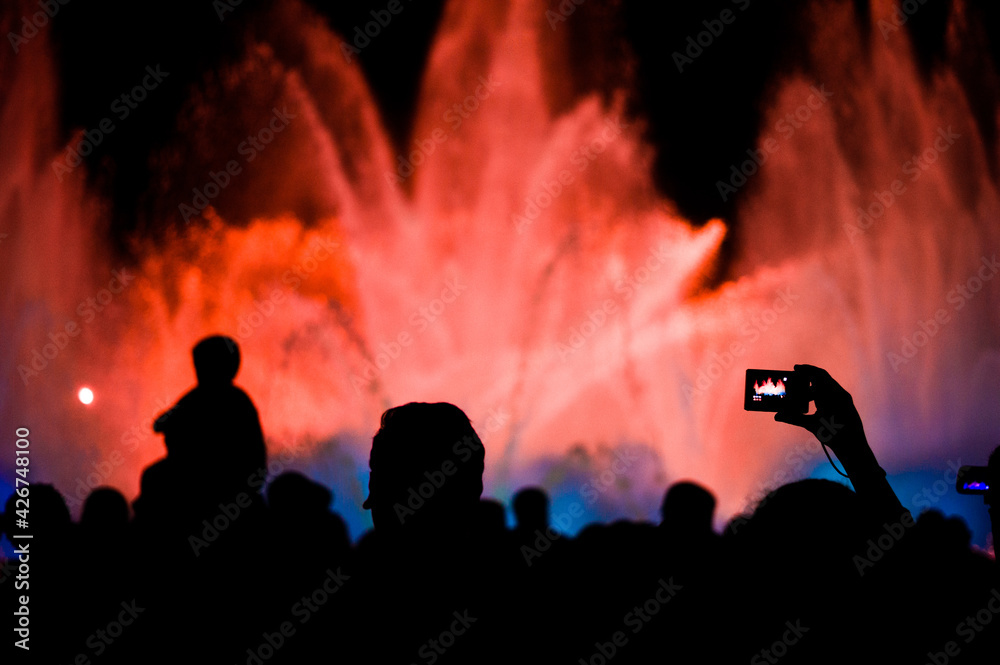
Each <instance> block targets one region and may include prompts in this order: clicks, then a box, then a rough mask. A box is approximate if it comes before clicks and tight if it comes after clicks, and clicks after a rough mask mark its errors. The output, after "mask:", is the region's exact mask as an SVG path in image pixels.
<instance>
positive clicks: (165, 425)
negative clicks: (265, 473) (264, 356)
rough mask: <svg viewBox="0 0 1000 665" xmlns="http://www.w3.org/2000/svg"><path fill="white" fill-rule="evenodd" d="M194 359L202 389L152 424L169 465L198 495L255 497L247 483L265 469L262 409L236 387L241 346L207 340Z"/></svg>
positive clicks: (220, 339)
mask: <svg viewBox="0 0 1000 665" xmlns="http://www.w3.org/2000/svg"><path fill="white" fill-rule="evenodd" d="M192 356H193V358H194V368H195V375H196V376H197V378H198V385H197V386H195V387H194V388H192V389H191V390H190V391H188V392H187V393H186V394H185V395H184V396H183V397H181V398H180V400H178V401H177V403H176V404H175V405H174V406H173V407H172V408H170V409H169V410H167V411H166V412H164V413H162V414H160V416H159V417H157V419H156V421H155V422H154V423H153V430H154V431H155V432H159V433H162V434H163V438H164V443H165V445H166V447H167V461H168V462H169V466H170V467H171V469H172V471H173V473H174V474H180V475H181V476H183V477H184V478H185V482H184V486H185V487H193V488H194V489H195V490H196V491H198V492H199V493H209V494H213V495H217V496H219V497H221V498H222V499H228V500H232V497H233V496H234V495H235V494H236V493H239V492H247V493H249V494H255V493H256V490H255V489H254V488H253V487H252V486H251V484H250V483H248V479H249V478H250V476H251V475H253V474H254V473H255V472H257V471H258V470H260V469H262V468H266V463H267V459H266V457H267V453H266V449H265V447H264V434H263V431H262V430H261V426H260V418H259V416H258V415H257V408H256V407H255V406H254V404H253V401H251V399H250V397H249V396H248V395H247V394H246V393H245V392H243V390H241V389H240V388H238V387H237V386H235V385H233V379H234V378H235V377H236V373H237V371H238V370H239V367H240V350H239V346H238V345H237V344H236V342H235V341H234V340H232V339H231V338H229V337H223V336H218V335H217V336H213V337H206V338H205V339H203V340H201V341H200V342H198V344H197V345H195V347H194V349H193V350H192Z"/></svg>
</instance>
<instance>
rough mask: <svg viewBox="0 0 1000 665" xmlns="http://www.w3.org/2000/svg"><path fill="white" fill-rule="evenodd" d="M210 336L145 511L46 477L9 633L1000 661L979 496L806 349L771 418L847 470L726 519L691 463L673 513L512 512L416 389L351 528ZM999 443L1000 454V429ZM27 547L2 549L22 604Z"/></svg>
mask: <svg viewBox="0 0 1000 665" xmlns="http://www.w3.org/2000/svg"><path fill="white" fill-rule="evenodd" d="M193 356H194V364H195V371H196V375H197V380H198V383H197V386H196V387H195V388H193V389H192V390H191V391H190V392H188V393H187V394H185V395H184V396H183V397H182V398H181V399H180V400H179V401H178V402H177V404H176V405H175V406H173V407H172V408H171V409H169V410H168V411H167V412H165V413H163V414H162V415H160V416H159V417H158V418H157V419H156V421H155V424H154V429H155V431H157V432H159V433H162V434H163V436H164V444H165V446H166V451H167V453H166V456H165V457H164V458H163V459H162V460H160V461H158V462H156V463H154V464H152V465H151V466H149V467H148V468H147V469H146V470H145V471H144V472H143V474H142V478H141V491H140V496H139V497H138V498H137V499H136V500H135V501H134V503H133V505H132V515H131V516H130V511H129V505H128V503H127V501H126V499H125V497H123V496H122V495H121V493H119V492H118V491H117V490H114V489H111V488H98V489H95V490H94V491H93V492H92V493H91V494H90V495H89V496H88V497H87V498H86V501H85V503H84V505H83V509H82V513H81V517H80V520H79V522H78V523H74V522H73V521H72V519H71V516H70V513H69V510H68V509H67V506H66V502H65V501H64V499H63V498H62V496H61V495H60V494H59V492H58V491H57V490H56V489H55V488H53V487H51V486H47V485H32V486H31V513H32V517H33V520H32V534H33V539H32V541H31V545H30V548H31V549H30V551H31V559H30V563H31V588H30V592H31V604H30V607H31V615H30V616H31V627H32V633H31V644H30V646H31V649H30V653H24V652H21V651H20V650H18V649H16V648H15V647H13V646H12V643H13V641H14V639H13V638H10V637H9V638H8V640H7V645H6V646H5V649H7V650H9V653H11V654H14V655H18V656H21V657H24V656H28V657H30V659H31V660H32V661H34V662H40V663H52V664H53V665H56V664H63V663H66V664H69V663H73V664H75V665H89V664H90V663H171V664H176V663H185V662H187V663H213V664H214V663H227V664H233V663H237V664H241V665H242V664H244V663H246V664H249V665H261V664H263V663H268V664H271V663H340V662H343V663H426V664H427V665H433V664H435V663H468V664H475V663H560V662H562V663H571V664H576V663H582V664H584V665H604V664H607V663H614V664H615V665H618V664H619V663H654V662H669V663H675V662H676V663H737V662H739V663H745V662H748V661H749V662H750V663H777V662H781V663H848V662H850V663H854V662H861V663H868V662H871V663H875V662H878V663H931V664H932V665H944V664H945V663H954V662H967V663H988V662H992V663H996V662H1000V660H998V658H997V656H998V633H1000V630H998V626H1000V616H998V615H1000V590H998V589H1000V583H998V582H1000V579H998V577H1000V576H998V574H997V568H996V564H995V562H994V561H993V559H991V558H990V557H988V556H986V555H985V554H983V553H982V552H980V551H978V550H975V549H974V548H972V547H971V546H970V540H971V538H970V532H969V530H968V528H967V527H966V526H965V524H964V523H963V522H962V521H961V520H959V519H957V518H947V517H945V516H944V515H942V514H941V513H940V512H937V511H933V510H932V511H927V512H924V513H923V514H921V515H919V516H917V517H914V516H912V515H911V514H910V512H909V511H908V510H907V509H906V508H904V507H903V506H902V504H901V503H900V501H899V500H898V498H897V497H896V495H895V493H894V492H893V490H892V488H891V487H890V485H889V483H888V482H887V481H886V476H885V472H884V471H883V470H882V468H881V467H880V466H879V464H878V461H877V459H876V458H875V456H874V454H873V453H872V450H871V447H870V446H869V445H868V441H867V439H866V437H865V432H864V427H863V425H862V422H861V418H860V416H859V415H858V412H857V410H856V409H855V407H854V404H853V400H852V398H851V396H850V394H848V392H847V391H846V390H844V388H842V387H841V386H840V385H839V384H838V383H837V382H836V381H835V380H834V379H833V378H832V377H831V376H830V375H829V374H828V373H827V372H826V371H825V370H822V369H820V368H818V367H813V366H810V365H798V366H796V371H798V372H802V373H803V374H804V375H806V376H808V377H809V380H810V382H811V384H812V386H813V391H814V392H813V399H814V401H815V405H816V410H815V412H814V413H812V414H798V413H786V412H779V413H778V414H777V415H776V416H775V420H778V421H781V422H785V423H788V424H790V425H793V426H799V427H803V428H805V429H806V430H808V431H810V432H812V433H813V434H815V435H816V437H817V438H818V439H819V440H820V441H821V442H823V443H824V444H826V445H828V446H829V447H830V449H831V450H833V452H834V453H835V454H836V456H837V458H838V459H839V460H840V462H841V463H842V464H843V467H844V469H845V471H846V473H847V475H848V476H849V477H850V481H851V484H852V485H853V488H854V489H853V490H852V489H850V488H848V487H847V486H845V485H843V484H840V483H835V482H832V481H825V480H800V481H797V482H792V483H789V484H786V485H784V486H781V487H779V488H777V489H776V490H774V491H772V492H770V493H769V494H767V495H766V496H765V497H764V498H763V499H761V501H760V502H759V503H758V504H757V506H756V507H755V508H754V510H753V511H752V512H750V513H748V514H746V515H738V516H736V517H734V518H733V519H732V520H731V521H730V522H729V524H728V525H727V526H726V527H725V528H724V529H723V530H722V532H721V533H717V532H716V531H715V530H713V518H714V513H715V508H716V502H715V497H714V496H713V494H712V492H711V491H710V490H709V489H707V488H705V487H703V486H701V485H699V484H697V483H695V482H691V481H682V482H677V483H675V484H673V485H672V486H670V487H669V488H668V489H667V490H666V493H665V496H664V500H663V504H662V508H661V521H660V523H659V524H652V523H637V522H629V521H624V520H622V521H617V522H614V523H612V524H606V525H605V524H591V525H589V526H587V527H585V528H584V529H583V530H582V531H581V532H580V533H579V534H578V535H577V536H576V537H573V538H570V537H569V536H567V535H565V534H563V533H561V532H560V530H559V528H558V525H555V526H554V525H553V524H551V523H550V519H549V512H550V506H549V497H548V496H547V495H546V493H545V491H544V490H543V489H541V488H537V487H529V488H524V489H521V490H520V491H519V492H517V493H516V494H515V496H514V497H513V501H512V508H513V513H514V515H515V517H516V526H515V527H514V528H513V529H508V528H507V525H506V520H505V509H504V506H503V505H502V504H501V503H499V502H498V501H495V500H492V499H488V498H484V497H483V496H482V494H483V480H482V478H483V472H484V463H485V462H484V461H485V448H484V445H483V442H482V440H481V439H480V438H479V436H478V435H477V433H476V431H475V429H474V428H473V426H472V423H471V422H470V421H469V419H468V417H467V416H466V415H465V413H464V412H463V411H462V410H461V409H459V408H458V407H457V406H454V405H452V404H446V403H436V404H429V403H409V404H404V405H401V406H398V407H395V408H391V409H389V410H387V411H386V412H385V413H384V414H383V415H382V419H381V422H380V424H379V427H378V431H377V432H376V433H375V435H374V437H373V441H372V448H371V455H370V460H369V464H370V477H369V486H368V497H367V499H366V500H365V503H364V507H365V508H367V509H369V510H371V515H372V521H373V524H374V528H373V529H372V530H371V531H369V532H368V533H366V534H364V535H363V536H362V537H361V538H360V539H359V540H358V542H357V543H356V544H355V545H353V546H352V544H351V543H350V541H349V538H348V533H347V529H346V526H345V524H344V521H343V520H342V519H341V518H340V517H339V516H338V515H337V514H336V513H335V512H333V511H332V510H331V505H332V504H333V501H334V497H333V493H332V492H331V490H330V489H328V488H326V487H324V486H323V485H321V484H319V483H317V482H315V481H314V480H311V479H309V478H308V477H306V476H304V475H303V474H301V473H298V472H294V471H290V472H285V473H282V474H281V475H279V476H277V477H274V478H270V479H268V478H267V465H266V452H265V447H264V436H263V433H262V429H261V424H260V420H259V417H258V414H257V411H256V408H255V407H254V405H253V402H252V401H251V400H250V398H249V397H248V396H247V395H246V393H245V392H243V391H242V390H241V389H240V388H238V387H236V386H235V385H234V384H233V380H234V377H235V376H236V373H237V371H238V369H239V365H240V355H239V349H238V347H237V346H236V343H235V342H234V341H233V340H231V339H229V338H226V337H218V336H217V337H209V338H206V339H204V340H202V341H201V342H199V343H198V344H197V346H195V347H194V351H193ZM998 451H1000V448H998ZM989 464H990V470H991V471H990V472H991V474H992V477H993V478H997V477H1000V475H998V473H1000V468H998V467H1000V452H994V454H993V455H992V456H991V458H990V461H989ZM265 480H267V481H268V482H266V483H265ZM992 492H993V490H991V492H990V493H988V494H987V495H986V497H985V498H986V503H987V505H988V506H989V507H990V510H991V512H990V514H991V517H992V516H993V512H992V506H993V503H994V501H993V497H994V494H993V493H992ZM14 498H15V497H14V496H12V497H11V499H10V500H9V501H8V502H7V504H6V506H5V512H4V517H3V519H0V528H2V529H4V530H5V531H6V532H7V533H13V515H14V511H15V507H14ZM996 532H997V528H996V522H994V534H996ZM10 563H12V562H7V564H10ZM13 563H14V564H15V565H14V566H11V565H5V566H4V567H3V569H2V571H0V591H2V594H3V604H4V610H5V611H4V615H5V616H7V617H10V616H11V615H12V613H13V611H14V608H15V607H16V606H17V605H16V603H17V600H16V596H17V594H18V591H16V590H15V585H14V583H15V581H16V579H17V577H16V563H17V562H16V561H14V562H13Z"/></svg>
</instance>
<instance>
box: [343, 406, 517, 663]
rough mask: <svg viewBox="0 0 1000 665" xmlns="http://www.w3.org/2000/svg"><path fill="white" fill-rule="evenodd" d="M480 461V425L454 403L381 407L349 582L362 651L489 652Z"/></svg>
mask: <svg viewBox="0 0 1000 665" xmlns="http://www.w3.org/2000/svg"><path fill="white" fill-rule="evenodd" d="M484 461H485V449H484V447H483V443H482V441H481V440H480V438H479V435H478V434H476V431H475V429H474V428H473V427H472V423H471V422H470V420H469V418H468V416H466V415H465V413H464V412H463V411H462V410H461V409H459V408H458V407H457V406H455V405H453V404H448V403H433V404H432V403H417V402H411V403H409V404H404V405H402V406H398V407H394V408H391V409H388V410H387V411H386V412H385V413H383V414H382V420H381V426H380V427H379V429H378V431H377V432H376V434H375V436H374V437H373V439H372V448H371V455H370V458H369V467H370V475H369V480H368V498H367V499H366V500H365V502H364V504H363V505H364V507H365V508H366V509H369V510H371V511H372V522H373V523H374V527H375V529H374V537H375V538H374V543H373V546H372V549H371V555H370V556H369V557H368V558H366V560H365V561H364V562H363V566H362V570H361V571H360V573H359V575H358V577H359V579H358V580H357V581H356V583H355V585H354V586H353V588H354V589H357V590H359V594H358V599H357V601H356V602H357V605H358V607H360V609H359V610H357V611H355V612H352V616H354V617H357V618H358V620H359V621H360V622H361V624H360V625H358V626H356V628H354V629H352V631H351V633H353V634H359V635H363V636H364V637H363V638H362V640H361V642H360V644H361V645H362V648H363V649H364V656H363V657H364V659H365V660H370V661H374V662H399V663H408V662H414V659H428V658H430V656H433V659H432V660H430V661H429V662H435V661H436V662H439V663H445V662H456V663H461V662H495V661H497V656H498V654H501V652H502V649H500V648H499V646H498V645H502V644H504V642H503V641H502V639H501V638H500V635H502V634H504V632H503V631H504V630H505V629H506V624H505V623H504V620H503V610H502V608H501V602H500V600H499V598H500V597H501V594H500V592H499V589H500V588H501V587H503V585H504V580H505V579H506V576H505V575H504V574H503V573H502V571H501V570H500V566H501V563H500V559H501V557H500V555H499V554H498V553H496V552H491V551H490V550H489V549H488V547H484V546H483V544H484V541H483V540H481V539H480V536H481V532H480V530H479V529H477V528H476V527H477V520H476V518H477V515H478V513H479V511H480V498H481V495H482V492H483V471H484ZM485 542H489V541H488V540H487V541H485ZM362 589H363V590H362ZM414 599H419V601H418V602H414ZM442 631H445V633H442ZM443 634H447V635H448V637H447V639H448V641H449V644H450V646H449V647H448V648H447V649H446V650H442V648H441V644H438V643H437V639H438V637H439V636H440V635H443ZM388 635H391V636H392V639H386V636H388ZM429 639H433V640H435V642H434V643H433V644H432V643H430V642H428V640H429ZM503 662H507V661H503Z"/></svg>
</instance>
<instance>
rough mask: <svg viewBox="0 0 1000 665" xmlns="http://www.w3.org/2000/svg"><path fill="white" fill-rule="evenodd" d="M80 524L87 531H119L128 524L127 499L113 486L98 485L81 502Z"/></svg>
mask: <svg viewBox="0 0 1000 665" xmlns="http://www.w3.org/2000/svg"><path fill="white" fill-rule="evenodd" d="M80 526H82V527H83V528H84V529H86V530H87V531H121V530H124V529H125V528H126V527H127V526H128V501H126V500H125V497H124V496H123V495H122V493H121V492H119V491H118V490H116V489H114V488H113V487H98V488H97V489H95V490H94V491H93V492H91V493H90V494H89V495H88V496H87V500H86V501H84V502H83V513H82V514H81V515H80Z"/></svg>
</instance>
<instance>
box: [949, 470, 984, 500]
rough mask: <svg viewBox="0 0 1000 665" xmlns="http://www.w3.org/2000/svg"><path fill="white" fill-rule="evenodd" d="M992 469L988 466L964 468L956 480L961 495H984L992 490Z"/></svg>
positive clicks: (956, 487)
mask: <svg viewBox="0 0 1000 665" xmlns="http://www.w3.org/2000/svg"><path fill="white" fill-rule="evenodd" d="M989 473H990V469H989V467H986V466H963V467H962V468H961V469H959V470H958V478H956V479H955V491H956V492H958V493H959V494H984V493H985V492H987V491H989V489H990V475H989Z"/></svg>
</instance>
